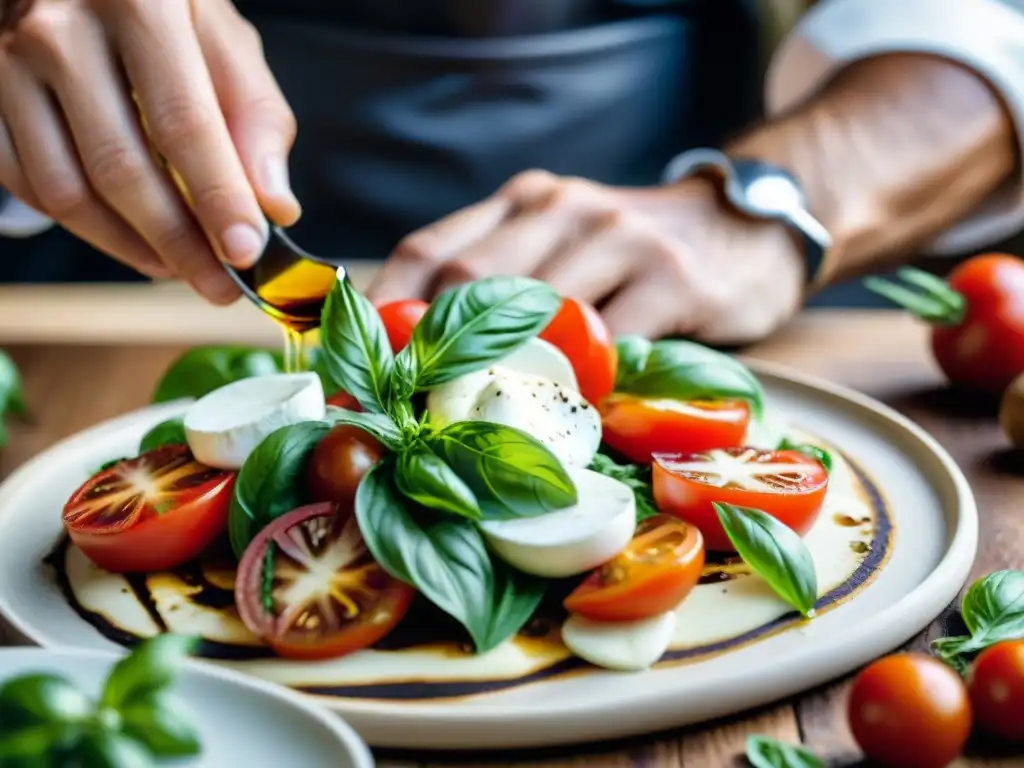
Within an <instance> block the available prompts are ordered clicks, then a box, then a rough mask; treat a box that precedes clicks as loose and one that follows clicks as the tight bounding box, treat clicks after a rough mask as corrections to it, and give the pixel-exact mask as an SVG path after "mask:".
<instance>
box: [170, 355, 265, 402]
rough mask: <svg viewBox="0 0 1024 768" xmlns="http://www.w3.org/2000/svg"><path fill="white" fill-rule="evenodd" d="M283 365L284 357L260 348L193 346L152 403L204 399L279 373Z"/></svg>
mask: <svg viewBox="0 0 1024 768" xmlns="http://www.w3.org/2000/svg"><path fill="white" fill-rule="evenodd" d="M281 366H282V363H281V355H279V354H274V353H273V352H270V351H269V350H266V349H259V348H257V347H245V346H237V345H232V346H203V347H193V348H192V349H190V350H188V351H187V352H185V353H184V354H182V355H181V356H180V357H179V358H178V359H177V360H175V361H174V362H173V363H171V366H170V367H169V368H168V369H167V371H166V372H165V373H164V375H163V376H162V377H161V379H160V381H159V382H158V383H157V385H156V389H155V390H154V391H153V397H152V401H153V402H154V403H163V402H166V401H168V400H177V399H179V398H183V397H195V398H200V397H202V396H203V395H206V394H208V393H210V392H213V390H215V389H220V388H221V387H223V386H224V385H225V384H230V383H232V382H234V381H238V380H240V379H247V378H250V377H252V376H267V375H269V374H272V373H279V372H280V371H281Z"/></svg>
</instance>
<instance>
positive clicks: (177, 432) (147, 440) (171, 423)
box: [139, 416, 188, 453]
mask: <svg viewBox="0 0 1024 768" xmlns="http://www.w3.org/2000/svg"><path fill="white" fill-rule="evenodd" d="M163 445H188V440H186V438H185V419H183V418H182V417H180V416H179V417H177V418H174V419H168V420H167V421H162V422H160V423H159V424H157V425H156V426H155V427H153V428H152V429H151V430H149V432H147V433H146V434H145V436H144V437H143V438H142V442H141V443H140V444H139V453H146V452H147V451H152V450H153V449H154V448H159V447H161V446H163Z"/></svg>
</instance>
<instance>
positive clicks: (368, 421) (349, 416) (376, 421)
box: [327, 406, 405, 451]
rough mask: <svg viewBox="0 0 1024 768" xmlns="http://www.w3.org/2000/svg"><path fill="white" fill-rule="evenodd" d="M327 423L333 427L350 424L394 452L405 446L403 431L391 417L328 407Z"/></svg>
mask: <svg viewBox="0 0 1024 768" xmlns="http://www.w3.org/2000/svg"><path fill="white" fill-rule="evenodd" d="M327 421H328V422H330V423H331V424H332V425H337V424H348V425H349V426H351V427H358V428H359V429H361V430H363V431H364V432H367V433H369V434H370V435H372V436H373V437H375V438H376V439H377V440H378V441H379V442H380V443H381V444H382V445H384V446H386V447H388V448H390V449H391V450H392V451H397V450H399V449H400V448H402V447H403V446H404V445H405V439H404V438H403V437H402V432H401V430H400V429H399V428H398V426H397V425H396V424H395V422H394V421H393V420H392V419H391V417H390V416H387V415H386V414H383V413H360V412H359V411H350V410H348V409H346V408H335V407H333V406H328V407H327Z"/></svg>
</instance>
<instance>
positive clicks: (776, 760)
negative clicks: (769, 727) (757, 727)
mask: <svg viewBox="0 0 1024 768" xmlns="http://www.w3.org/2000/svg"><path fill="white" fill-rule="evenodd" d="M747 760H748V761H749V762H750V764H751V765H752V766H753V767H754V768H824V765H825V763H823V762H822V761H821V758H820V757H818V756H817V755H815V754H814V753H813V752H811V751H810V750H809V749H807V748H805V747H797V746H792V745H790V744H783V743H782V742H781V741H776V740H775V739H770V738H768V737H767V736H755V735H751V736H748V737H747Z"/></svg>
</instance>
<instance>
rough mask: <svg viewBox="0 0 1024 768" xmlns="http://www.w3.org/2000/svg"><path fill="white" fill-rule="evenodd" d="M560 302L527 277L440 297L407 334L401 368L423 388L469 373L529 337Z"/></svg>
mask: <svg viewBox="0 0 1024 768" xmlns="http://www.w3.org/2000/svg"><path fill="white" fill-rule="evenodd" d="M561 305H562V300H561V298H560V297H559V296H558V294H557V293H555V291H554V290H553V289H552V288H551V287H550V286H548V285H546V284H545V283H542V282H540V281H539V280H533V279H531V278H528V277H492V278H487V279H484V280H477V281H476V282H472V283H466V284H464V285H459V286H456V287H455V288H452V289H451V290H449V291H446V292H445V293H443V294H441V296H439V297H438V298H436V299H435V300H434V302H433V303H432V304H431V305H430V309H428V310H427V313H426V314H425V315H424V316H423V318H422V319H421V320H420V321H419V323H417V325H416V328H415V329H414V330H413V334H412V340H411V341H410V342H409V346H408V347H406V349H405V350H403V352H402V353H401V354H400V357H401V356H405V357H407V358H408V361H406V362H403V369H405V370H408V371H409V372H415V375H416V382H415V383H416V389H417V390H424V389H430V388H431V387H436V386H437V385H439V384H444V383H445V382H448V381H451V380H452V379H456V378H458V377H459V376H463V375H465V374H467V373H473V372H474V371H478V370H480V369H481V368H485V367H486V366H488V365H490V364H491V363H493V362H494V361H495V360H498V359H500V358H502V357H505V356H506V355H508V354H509V353H511V352H514V351H515V350H516V349H518V348H519V347H520V346H522V345H523V344H524V343H526V342H527V341H529V340H530V339H532V338H534V337H535V336H536V335H537V334H538V333H540V332H541V331H542V330H544V328H545V327H547V325H548V323H550V322H551V319H552V318H553V317H554V316H555V313H557V312H558V310H559V308H560V307H561Z"/></svg>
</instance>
